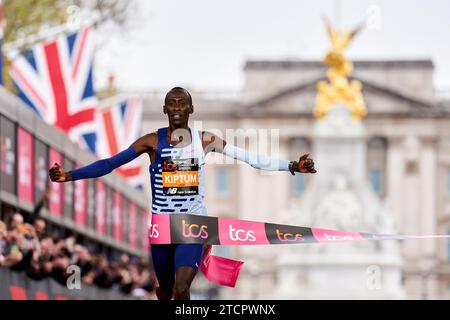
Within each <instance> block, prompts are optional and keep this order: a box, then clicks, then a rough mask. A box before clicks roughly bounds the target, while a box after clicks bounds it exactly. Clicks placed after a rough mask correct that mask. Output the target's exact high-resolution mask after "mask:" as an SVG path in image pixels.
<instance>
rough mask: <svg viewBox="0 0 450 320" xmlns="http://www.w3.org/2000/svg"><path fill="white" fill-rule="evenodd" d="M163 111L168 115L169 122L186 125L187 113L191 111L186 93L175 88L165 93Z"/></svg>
mask: <svg viewBox="0 0 450 320" xmlns="http://www.w3.org/2000/svg"><path fill="white" fill-rule="evenodd" d="M164 112H165V113H167V115H168V117H169V124H170V125H173V126H175V127H182V126H185V125H187V123H188V120H189V114H191V113H192V112H193V108H192V105H191V104H190V101H189V97H188V95H187V94H186V93H185V92H183V91H181V90H175V91H171V92H169V93H168V94H167V96H166V100H165V104H164Z"/></svg>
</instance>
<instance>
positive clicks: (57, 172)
mask: <svg viewBox="0 0 450 320" xmlns="http://www.w3.org/2000/svg"><path fill="white" fill-rule="evenodd" d="M48 176H49V177H50V180H52V181H53V182H67V181H69V180H68V178H67V174H66V172H64V169H63V168H62V167H61V166H60V165H59V164H58V163H57V162H55V164H54V165H53V167H51V168H50V170H48Z"/></svg>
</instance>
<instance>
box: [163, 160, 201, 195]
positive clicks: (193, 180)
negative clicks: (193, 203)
mask: <svg viewBox="0 0 450 320" xmlns="http://www.w3.org/2000/svg"><path fill="white" fill-rule="evenodd" d="M162 166H163V168H162V184H163V192H164V194H165V195H167V196H186V195H196V194H198V159H197V158H189V159H172V158H165V159H162Z"/></svg>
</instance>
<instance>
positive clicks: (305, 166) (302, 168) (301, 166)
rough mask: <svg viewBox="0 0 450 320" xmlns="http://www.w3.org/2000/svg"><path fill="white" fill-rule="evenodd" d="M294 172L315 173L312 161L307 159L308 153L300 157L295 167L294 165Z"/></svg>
mask: <svg viewBox="0 0 450 320" xmlns="http://www.w3.org/2000/svg"><path fill="white" fill-rule="evenodd" d="M294 171H297V172H301V173H316V172H317V170H316V169H314V161H313V160H312V159H311V158H309V153H307V154H304V155H302V156H301V157H300V159H299V160H298V162H297V163H296V165H294Z"/></svg>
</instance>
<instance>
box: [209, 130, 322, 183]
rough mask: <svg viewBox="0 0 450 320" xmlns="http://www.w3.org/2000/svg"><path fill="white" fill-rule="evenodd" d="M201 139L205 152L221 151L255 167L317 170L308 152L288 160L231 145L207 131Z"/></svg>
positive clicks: (311, 171) (299, 170) (305, 170)
mask: <svg viewBox="0 0 450 320" xmlns="http://www.w3.org/2000/svg"><path fill="white" fill-rule="evenodd" d="M202 140H203V147H204V149H205V153H207V152H210V151H212V152H218V153H222V154H224V155H226V156H228V157H231V158H234V159H237V160H240V161H243V162H246V163H248V164H249V165H251V166H252V167H253V168H256V169H262V170H270V171H290V172H291V174H292V175H295V172H300V173H316V172H317V171H316V169H314V161H313V160H312V159H311V158H309V153H307V154H304V155H302V156H301V157H300V159H299V161H289V160H281V159H277V158H273V157H270V156H266V155H260V154H256V153H253V152H250V151H248V150H245V149H242V148H239V147H236V146H233V145H231V144H229V143H227V142H226V141H225V140H222V139H220V138H219V137H217V136H216V135H214V134H212V133H209V132H204V133H203V139H202Z"/></svg>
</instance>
